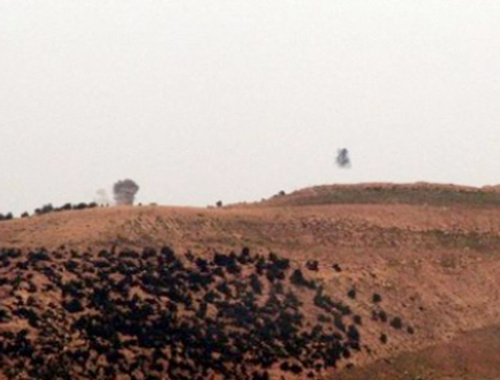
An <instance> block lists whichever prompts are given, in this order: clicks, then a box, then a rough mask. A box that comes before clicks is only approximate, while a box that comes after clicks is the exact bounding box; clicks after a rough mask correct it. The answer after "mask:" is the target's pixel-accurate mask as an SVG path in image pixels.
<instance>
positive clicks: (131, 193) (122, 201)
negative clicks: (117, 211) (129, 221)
mask: <svg viewBox="0 0 500 380" xmlns="http://www.w3.org/2000/svg"><path fill="white" fill-rule="evenodd" d="M138 191H139V185H137V183H135V182H134V181H132V180H131V179H125V180H123V181H118V182H116V183H115V184H114V186H113V196H114V199H115V202H116V204H117V205H118V206H119V205H133V204H134V199H135V195H136V194H137V192H138Z"/></svg>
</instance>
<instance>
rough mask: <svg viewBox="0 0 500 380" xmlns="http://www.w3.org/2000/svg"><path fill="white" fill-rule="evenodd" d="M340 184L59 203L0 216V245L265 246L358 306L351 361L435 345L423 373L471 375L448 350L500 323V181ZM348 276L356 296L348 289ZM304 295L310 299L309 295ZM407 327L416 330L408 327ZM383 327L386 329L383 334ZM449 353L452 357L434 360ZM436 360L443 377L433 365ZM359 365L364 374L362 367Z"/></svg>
mask: <svg viewBox="0 0 500 380" xmlns="http://www.w3.org/2000/svg"><path fill="white" fill-rule="evenodd" d="M341 190H342V191H341V192H340V193H339V187H321V188H316V189H309V190H304V191H302V192H298V193H295V194H292V195H290V196H284V197H278V198H274V199H272V200H270V201H268V202H264V203H262V204H258V205H248V206H247V205H239V206H232V207H228V208H223V209H198V208H171V207H134V208H105V209H96V210H87V211H70V212H63V213H59V214H52V215H44V216H40V217H32V218H29V219H23V220H14V221H10V222H4V223H1V224H0V242H1V244H2V246H4V247H5V246H7V247H20V248H37V247H41V246H43V247H46V248H48V249H56V248H58V247H59V246H61V245H65V247H66V248H67V249H79V250H86V249H87V248H91V249H92V251H93V252H96V251H97V250H98V249H99V248H111V247H116V248H118V249H120V248H125V247H133V248H143V247H145V246H151V247H161V246H164V245H168V246H171V247H172V248H174V249H175V250H176V252H179V253H181V252H187V251H188V250H190V251H192V252H193V253H194V254H195V255H200V256H204V255H207V252H209V251H211V250H220V251H226V252H229V251H231V250H234V251H236V252H239V251H240V250H241V248H242V247H249V248H250V250H251V251H252V252H259V253H265V254H267V253H268V252H269V251H273V252H276V253H278V254H279V255H281V256H283V257H287V258H289V259H290V260H291V262H292V264H293V265H294V266H295V267H298V268H302V269H303V270H304V271H305V272H307V274H308V276H310V277H312V278H315V279H317V280H318V281H321V282H323V283H324V286H325V289H326V291H328V292H329V294H332V295H335V297H337V298H341V299H343V300H344V301H345V302H346V304H348V305H349V306H351V307H352V308H354V309H356V310H357V311H358V312H359V315H360V316H361V317H362V320H363V324H362V336H363V349H362V352H361V353H359V355H356V356H355V357H353V358H352V360H351V361H350V362H351V363H353V364H354V365H355V366H356V367H362V366H366V365H370V366H376V367H370V368H376V369H377V371H379V372H380V373H382V374H383V373H386V372H387V373H388V371H389V372H390V371H391V370H393V371H401V370H402V369H401V368H400V367H398V366H397V365H396V364H397V361H396V362H394V363H396V364H394V365H393V366H392V367H391V366H390V365H389V367H387V368H386V367H384V366H382V365H378V364H376V363H377V362H379V361H380V360H384V359H388V358H398V359H395V360H403V359H401V358H405V357H408V355H410V357H412V358H414V360H421V359H418V358H422V357H432V356H434V354H432V355H430V356H429V354H426V352H439V353H440V355H441V357H443V360H441V361H439V363H436V362H433V361H432V360H427V361H426V366H427V367H429V368H430V367H433V366H434V367H435V368H436V370H435V371H437V372H434V373H433V374H432V376H431V375H429V374H428V372H426V373H425V375H426V376H431V377H429V378H443V379H444V378H447V379H455V378H456V379H462V378H463V379H467V378H469V377H467V376H468V375H470V374H467V372H468V371H469V372H470V371H472V370H473V368H475V367H474V366H469V367H467V366H466V365H464V367H463V368H466V369H465V370H464V369H463V368H462V369H461V370H460V371H458V370H457V371H455V372H454V370H455V368H454V366H455V367H456V365H454V364H453V363H454V361H453V360H448V359H450V358H452V357H454V355H460V353H459V351H460V350H458V349H449V350H447V348H446V347H454V346H453V345H457V344H458V345H459V346H460V343H456V342H461V340H460V339H469V340H468V341H470V342H472V343H470V344H472V345H474V344H476V345H479V344H480V343H478V342H480V340H478V339H474V338H467V337H469V336H473V337H474V336H475V335H470V334H479V333H474V331H476V330H483V331H484V329H488V328H490V327H491V328H493V327H492V326H495V325H497V324H500V256H499V254H498V252H500V207H498V204H500V202H499V195H498V193H496V192H495V191H493V190H479V189H466V188H454V187H445V188H443V187H439V186H438V187H432V186H429V185H419V186H414V187H412V186H406V187H395V188H393V187H391V186H389V187H388V188H387V185H383V186H382V185H377V186H375V187H374V186H373V185H371V186H364V187H363V186H358V187H342V189H341ZM391 191H392V193H391ZM394 192H396V193H397V194H396V193H394ZM339 194H340V195H339ZM353 194H354V195H353ZM374 194H375V195H374ZM391 194H392V195H391ZM395 194H396V195H395ZM356 200H358V201H359V202H358V204H355V203H356ZM426 200H427V201H426ZM346 202H347V204H346ZM311 260H317V261H318V263H319V265H318V269H319V270H318V271H314V270H313V271H311V270H308V269H307V267H308V265H307V261H311ZM334 264H338V265H339V266H340V267H341V268H342V270H341V271H338V270H336V269H335V267H334ZM353 288H354V289H355V290H356V296H355V297H354V299H352V298H350V297H348V296H347V294H348V292H349V290H352V289H353ZM375 293H377V294H380V295H381V296H382V302H381V303H380V306H377V307H378V308H380V309H381V310H383V311H384V312H385V313H386V314H387V316H388V318H389V322H390V321H391V319H392V318H394V317H400V318H401V319H402V321H403V322H404V323H403V329H397V328H396V329H395V328H393V327H391V326H390V325H389V323H384V322H383V321H380V320H379V318H378V317H377V316H376V315H375V316H374V311H375V312H377V310H378V309H377V308H376V307H374V305H373V302H372V301H373V300H372V297H373V294H375ZM303 301H304V302H305V305H306V306H307V302H312V301H311V300H309V301H308V300H307V299H304V300H303ZM378 311H380V310H378ZM408 327H411V328H412V329H413V330H414V333H413V334H410V333H408V332H406V329H407V328H408ZM400 330H401V331H400ZM487 331H493V330H487ZM381 334H385V335H386V336H387V342H386V343H385V344H384V343H383V342H381V339H380V338H381ZM488 336H490V337H491V336H492V338H491V342H490V343H489V344H490V345H491V347H497V344H498V335H495V334H489V335H488ZM482 341H483V342H484V340H482ZM449 342H451V343H449ZM462 346H463V345H462ZM462 346H460V347H462ZM432 347H436V348H432ZM428 350H438V351H428ZM412 353H414V354H412ZM411 355H414V356H411ZM422 355H423V356H422ZM426 355H427V356H426ZM447 361H448V362H449V363H451V364H450V366H446V365H445V367H446V368H445V369H443V368H441V367H442V366H443V362H445V363H446V362H447ZM490 362H491V361H490ZM490 362H488V360H487V359H485V364H483V366H482V368H483V370H484V371H483V372H484V373H485V374H486V375H485V376H484V378H485V379H487V378H491V379H494V378H495V377H494V376H496V375H498V371H497V372H496V375H492V373H493V372H488V369H489V368H490V367H491V365H490V364H488V363H490ZM433 363H434V364H433ZM438 364H439V365H438ZM405 366H406V365H405ZM467 368H469V369H467ZM491 371H493V369H492V370H491ZM438 372H439V373H445V372H446V373H447V374H446V376H448V377H444V376H445V375H443V377H439V375H438V374H437V373H438ZM354 373H356V374H357V376H358V378H366V377H363V376H366V374H363V373H362V372H353V374H354ZM393 375H394V374H393ZM401 376H402V377H401V378H406V377H404V376H406V375H404V374H401ZM408 376H409V375H408ZM454 376H455V377H454ZM488 376H491V377H488ZM380 378H381V379H382V378H383V377H380Z"/></svg>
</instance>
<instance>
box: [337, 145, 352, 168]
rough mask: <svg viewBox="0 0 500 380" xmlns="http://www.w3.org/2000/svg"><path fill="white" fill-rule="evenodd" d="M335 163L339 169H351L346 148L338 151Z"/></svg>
mask: <svg viewBox="0 0 500 380" xmlns="http://www.w3.org/2000/svg"><path fill="white" fill-rule="evenodd" d="M336 162H337V165H338V166H339V167H341V168H350V167H351V159H350V158H349V151H348V150H347V149H346V148H342V149H339V151H338V154H337V159H336Z"/></svg>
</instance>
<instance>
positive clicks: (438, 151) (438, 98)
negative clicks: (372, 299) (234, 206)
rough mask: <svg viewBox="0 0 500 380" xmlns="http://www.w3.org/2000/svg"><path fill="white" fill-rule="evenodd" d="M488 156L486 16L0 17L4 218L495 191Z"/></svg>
mask: <svg viewBox="0 0 500 380" xmlns="http://www.w3.org/2000/svg"><path fill="white" fill-rule="evenodd" d="M499 142H500V1H498V0H491V1H481V0H476V1H470V0H467V1H466V0H448V1H445V0H418V1H415V0H407V1H406V0H397V1H396V0H394V1H389V0H386V1H379V0H366V1H356V0H346V1H339V0H323V1H321V0H302V1H292V0H286V1H284V0H283V1H273V0H271V1H270V0H247V1H240V0H227V1H226V0H214V1H200V0H196V1H194V0H193V1H189V0H175V1H173V0H150V1H148V0H85V1H82V0H31V1H28V0H0V158H1V159H0V212H6V211H14V212H16V213H19V212H21V211H24V210H29V211H32V210H33V209H34V208H35V207H38V206H41V205H42V204H43V203H48V202H52V203H54V204H56V205H60V204H62V203H65V202H67V201H71V202H79V201H91V200H92V199H93V197H94V194H95V192H96V190H98V189H100V188H110V187H111V185H112V184H113V182H114V181H116V180H118V179H122V178H126V177H130V178H132V179H134V180H136V181H137V182H138V183H139V185H140V186H141V190H140V192H139V196H138V198H139V201H143V202H153V201H154V202H158V203H161V204H185V205H201V206H204V205H207V204H213V203H214V202H215V201H217V200H219V199H221V200H223V201H224V202H225V203H228V202H234V201H243V200H248V201H250V200H256V199H260V198H261V197H268V196H270V195H272V194H275V193H277V192H278V191H279V190H282V189H283V190H286V191H290V190H294V189H297V188H301V187H305V186H311V185H316V184H326V183H347V182H366V181H396V182H413V181H420V180H425V181H433V182H446V183H449V182H455V183H464V184H472V185H483V184H493V183H500V165H499V163H500V149H499ZM342 147H347V148H349V150H350V155H351V159H352V167H351V169H349V170H342V169H340V168H338V167H336V166H335V156H336V153H337V149H338V148H342Z"/></svg>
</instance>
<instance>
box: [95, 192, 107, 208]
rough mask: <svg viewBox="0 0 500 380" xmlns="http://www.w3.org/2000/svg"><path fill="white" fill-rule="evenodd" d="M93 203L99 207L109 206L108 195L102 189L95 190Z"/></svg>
mask: <svg viewBox="0 0 500 380" xmlns="http://www.w3.org/2000/svg"><path fill="white" fill-rule="evenodd" d="M94 202H95V203H97V204H98V205H99V206H109V205H110V204H111V200H110V199H109V197H108V193H107V192H106V190H104V189H100V190H97V192H96V195H95V197H94Z"/></svg>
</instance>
